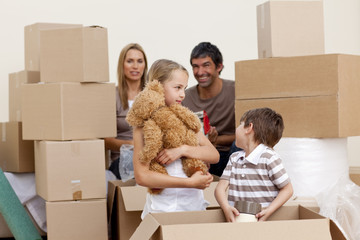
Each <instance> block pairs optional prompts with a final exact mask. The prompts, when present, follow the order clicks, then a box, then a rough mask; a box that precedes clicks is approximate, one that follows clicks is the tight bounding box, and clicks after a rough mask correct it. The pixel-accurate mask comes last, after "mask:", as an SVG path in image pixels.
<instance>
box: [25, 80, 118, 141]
mask: <svg viewBox="0 0 360 240" xmlns="http://www.w3.org/2000/svg"><path fill="white" fill-rule="evenodd" d="M114 91H115V85H114V84H113V83H46V84H41V83H39V84H23V85H22V102H21V105H22V119H23V138H24V139H31V140H78V139H93V138H104V137H115V136H116V107H115V104H116V101H115V94H114Z"/></svg>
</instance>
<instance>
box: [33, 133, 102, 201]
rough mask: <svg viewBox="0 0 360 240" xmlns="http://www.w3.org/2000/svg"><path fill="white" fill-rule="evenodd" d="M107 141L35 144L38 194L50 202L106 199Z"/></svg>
mask: <svg viewBox="0 0 360 240" xmlns="http://www.w3.org/2000/svg"><path fill="white" fill-rule="evenodd" d="M104 154H105V153H104V140H100V139H97V140H82V141H35V181H36V193H37V194H38V195H39V196H41V197H42V198H43V199H45V200H46V201H66V200H80V199H94V198H106V178H105V159H104Z"/></svg>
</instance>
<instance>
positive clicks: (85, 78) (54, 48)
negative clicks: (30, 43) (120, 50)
mask: <svg viewBox="0 0 360 240" xmlns="http://www.w3.org/2000/svg"><path fill="white" fill-rule="evenodd" d="M40 44H41V46H40V64H41V69H40V75H41V81H42V82H108V81H109V59H108V58H109V57H108V39H107V29H106V28H102V27H97V26H94V27H80V28H66V29H56V30H46V31H41V32H40Z"/></svg>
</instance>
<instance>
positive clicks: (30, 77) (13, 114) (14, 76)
mask: <svg viewBox="0 0 360 240" xmlns="http://www.w3.org/2000/svg"><path fill="white" fill-rule="evenodd" d="M37 82H40V72H37V71H27V70H24V71H20V72H15V73H10V74H9V121H10V122H12V121H16V122H21V120H22V119H21V85H22V84H23V83H37Z"/></svg>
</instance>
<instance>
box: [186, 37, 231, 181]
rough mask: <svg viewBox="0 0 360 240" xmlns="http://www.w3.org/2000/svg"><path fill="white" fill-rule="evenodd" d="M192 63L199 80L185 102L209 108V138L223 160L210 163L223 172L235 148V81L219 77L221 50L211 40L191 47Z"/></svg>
mask: <svg viewBox="0 0 360 240" xmlns="http://www.w3.org/2000/svg"><path fill="white" fill-rule="evenodd" d="M190 64H191V66H192V69H193V74H194V77H195V79H196V80H197V82H198V84H197V85H196V86H194V87H191V88H189V89H188V90H186V97H185V100H184V101H183V105H184V106H186V107H188V108H189V109H190V110H192V111H193V112H199V111H204V110H205V111H206V113H207V115H208V117H209V120H210V126H211V127H210V130H209V132H208V138H209V140H210V142H211V143H212V144H213V145H214V146H215V147H216V149H217V150H218V151H219V154H220V161H219V162H218V163H217V164H212V165H211V166H210V173H212V174H214V175H217V176H221V174H222V172H223V170H224V168H225V167H226V164H227V162H228V160H229V156H230V153H232V152H233V151H234V149H232V150H231V146H232V144H233V142H234V140H235V107H234V102H235V82H234V81H231V80H225V79H221V78H220V73H221V71H222V70H223V68H224V66H223V58H222V54H221V52H220V51H219V49H218V48H217V47H216V46H215V45H213V44H211V43H209V42H202V43H199V44H198V45H197V46H196V47H195V48H194V49H193V50H192V52H191V56H190ZM234 146H235V145H233V147H234Z"/></svg>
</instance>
